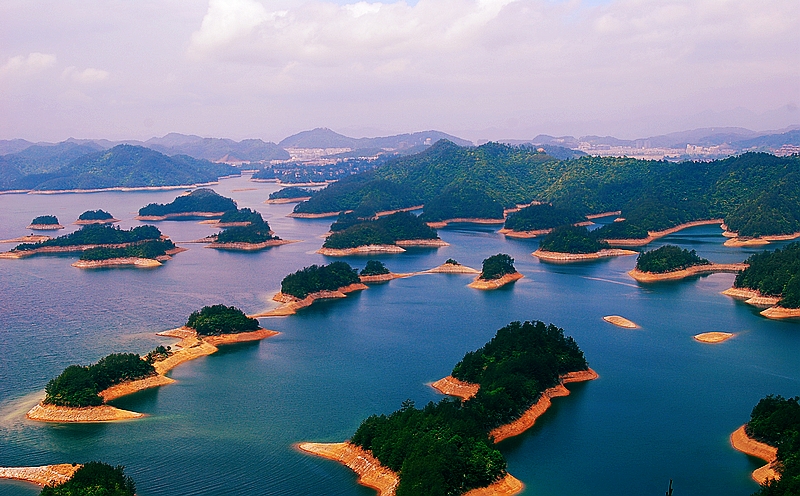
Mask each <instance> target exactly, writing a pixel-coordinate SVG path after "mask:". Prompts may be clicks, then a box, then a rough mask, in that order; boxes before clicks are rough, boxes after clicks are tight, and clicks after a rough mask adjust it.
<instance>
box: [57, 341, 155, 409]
mask: <svg viewBox="0 0 800 496" xmlns="http://www.w3.org/2000/svg"><path fill="white" fill-rule="evenodd" d="M155 373H156V371H155V369H154V368H153V365H152V363H150V362H149V361H147V360H142V358H141V357H140V356H139V355H137V354H135V353H112V354H110V355H108V356H106V357H104V358H102V359H100V361H98V362H97V363H95V364H93V365H88V366H82V365H70V366H69V367H67V368H66V369H64V371H63V372H61V374H60V375H59V376H58V377H56V378H55V379H52V380H50V382H48V383H47V386H46V387H45V389H44V390H45V393H46V396H45V399H44V401H43V403H45V404H48V405H56V406H69V407H76V408H81V407H86V406H97V405H101V404H102V403H103V398H101V397H100V396H99V395H98V393H99V392H100V391H103V390H104V389H108V388H109V387H111V386H113V385H115V384H119V383H121V382H125V381H133V380H137V379H143V378H145V377H149V376H151V375H155Z"/></svg>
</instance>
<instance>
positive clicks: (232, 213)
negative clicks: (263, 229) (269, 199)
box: [219, 208, 264, 224]
mask: <svg viewBox="0 0 800 496" xmlns="http://www.w3.org/2000/svg"><path fill="white" fill-rule="evenodd" d="M219 222H220V224H226V223H228V222H249V223H251V224H264V218H263V217H262V216H261V214H260V213H258V212H256V211H255V210H251V209H249V208H240V209H238V210H229V211H227V212H225V213H224V214H222V217H220V218H219Z"/></svg>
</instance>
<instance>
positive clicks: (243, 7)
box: [192, 0, 275, 51]
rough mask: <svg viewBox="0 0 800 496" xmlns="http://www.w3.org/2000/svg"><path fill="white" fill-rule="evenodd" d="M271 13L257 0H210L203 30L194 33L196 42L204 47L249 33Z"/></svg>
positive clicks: (200, 48) (195, 45)
mask: <svg viewBox="0 0 800 496" xmlns="http://www.w3.org/2000/svg"><path fill="white" fill-rule="evenodd" d="M274 15H275V13H273V16H274ZM270 17H271V16H270V14H268V13H267V10H266V9H265V8H264V6H263V5H262V4H260V3H258V2H257V1H255V0H210V1H209V3H208V12H207V13H206V15H205V17H203V23H202V25H201V26H200V30H199V31H197V32H195V33H194V34H193V35H192V46H193V48H194V49H195V50H199V51H202V50H204V49H208V48H213V47H215V46H219V45H224V44H226V43H228V42H230V41H233V40H235V39H236V38H240V37H244V36H247V35H248V34H249V33H250V31H252V29H253V28H254V27H256V26H258V25H259V24H261V23H262V22H264V21H266V20H268V19H270Z"/></svg>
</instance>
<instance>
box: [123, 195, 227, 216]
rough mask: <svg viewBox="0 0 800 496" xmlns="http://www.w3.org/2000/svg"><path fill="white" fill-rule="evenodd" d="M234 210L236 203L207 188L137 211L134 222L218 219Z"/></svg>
mask: <svg viewBox="0 0 800 496" xmlns="http://www.w3.org/2000/svg"><path fill="white" fill-rule="evenodd" d="M231 210H236V202H234V201H233V200H231V199H230V198H227V197H225V196H222V195H219V194H217V192H216V191H214V190H213V189H209V188H199V189H196V190H194V191H192V192H191V193H188V194H185V195H181V196H179V197H177V198H175V200H173V201H172V203H167V204H161V203H151V204H149V205H147V206H145V207H142V208H140V209H139V215H138V216H136V220H147V221H160V220H189V219H196V218H198V217H200V218H203V217H205V218H219V217H222V216H223V215H224V214H225V212H230V211H231Z"/></svg>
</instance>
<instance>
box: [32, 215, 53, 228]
mask: <svg viewBox="0 0 800 496" xmlns="http://www.w3.org/2000/svg"><path fill="white" fill-rule="evenodd" d="M37 224H38V225H45V226H54V225H58V217H56V216H55V215H40V216H38V217H34V219H33V220H32V221H31V225H37Z"/></svg>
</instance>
